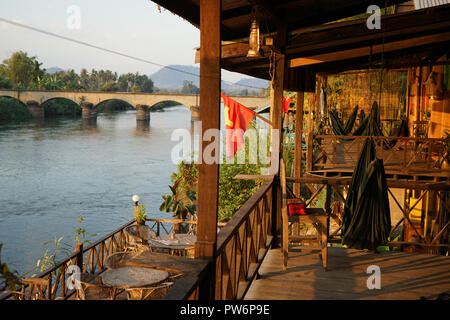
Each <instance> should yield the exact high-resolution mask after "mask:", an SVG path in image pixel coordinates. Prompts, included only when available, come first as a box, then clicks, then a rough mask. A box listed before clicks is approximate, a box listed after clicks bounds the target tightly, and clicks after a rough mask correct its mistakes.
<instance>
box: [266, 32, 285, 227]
mask: <svg viewBox="0 0 450 320" xmlns="http://www.w3.org/2000/svg"><path fill="white" fill-rule="evenodd" d="M286 36H287V34H286V26H285V25H281V26H280V27H279V28H278V30H277V36H276V40H277V45H278V48H280V50H281V52H284V47H285V45H286ZM274 57H275V61H274V65H275V73H274V77H273V79H272V81H271V85H270V105H271V108H270V121H271V122H272V128H271V134H270V139H271V141H270V145H271V150H270V152H271V154H273V155H271V159H272V161H274V162H276V165H277V166H278V168H279V161H280V158H281V152H282V149H283V148H282V140H283V133H282V127H283V118H282V114H283V89H284V74H285V68H286V59H285V55H284V54H279V53H275V54H274ZM274 131H278V134H274V133H273V132H274ZM274 139H278V142H277V141H275V140H274ZM276 145H278V146H279V148H278V150H273V149H274V148H273V147H274V146H276ZM274 156H275V157H274ZM274 162H272V164H271V165H272V166H274V165H275V163H274ZM277 176H278V177H279V170H277ZM276 181H278V182H276V183H275V188H274V199H273V201H272V203H273V211H272V212H273V220H272V221H273V222H272V234H273V235H277V234H278V233H279V232H280V231H281V188H280V184H279V179H276Z"/></svg>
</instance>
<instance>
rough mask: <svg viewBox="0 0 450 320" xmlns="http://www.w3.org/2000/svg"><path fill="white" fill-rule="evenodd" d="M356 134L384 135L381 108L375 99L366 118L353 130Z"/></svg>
mask: <svg viewBox="0 0 450 320" xmlns="http://www.w3.org/2000/svg"><path fill="white" fill-rule="evenodd" d="M353 135H354V136H384V134H383V131H382V130H381V121H380V110H379V109H378V104H377V102H376V101H375V102H374V103H373V105H372V109H371V110H370V114H369V115H368V116H367V117H364V120H363V121H362V122H360V123H359V126H358V127H357V128H356V130H355V131H353Z"/></svg>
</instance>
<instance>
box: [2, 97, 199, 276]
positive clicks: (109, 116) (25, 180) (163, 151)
mask: <svg viewBox="0 0 450 320" xmlns="http://www.w3.org/2000/svg"><path fill="white" fill-rule="evenodd" d="M190 117H191V115H190V111H189V110H188V109H187V108H186V107H184V106H176V107H172V108H169V109H166V111H165V112H154V113H151V121H150V126H149V127H147V128H145V127H144V128H138V127H137V126H136V115H135V111H134V110H133V111H123V112H116V113H100V114H99V115H98V118H97V124H96V125H88V124H85V123H83V121H82V120H81V118H71V117H57V118H49V119H45V120H43V121H41V122H29V123H22V124H1V125H0V242H1V243H3V250H2V257H1V258H2V262H6V263H7V264H8V266H9V267H10V269H13V270H17V271H18V272H19V273H22V272H24V271H26V270H29V269H31V268H32V267H33V266H34V265H35V263H36V261H37V259H38V258H40V257H41V256H42V255H43V253H44V249H45V247H44V246H43V243H45V242H46V241H49V240H53V239H55V238H59V237H63V240H62V241H61V242H62V243H67V244H69V245H72V246H73V243H74V242H73V240H74V237H75V233H74V231H75V229H77V228H79V227H82V228H85V229H86V231H87V233H88V234H97V236H93V237H90V239H92V240H95V239H98V238H100V237H101V236H104V235H105V234H106V233H109V232H111V231H112V230H114V229H116V228H118V227H119V226H120V225H122V224H123V223H126V222H127V221H129V220H130V219H132V217H133V203H132V200H131V197H132V195H133V194H138V195H139V196H140V197H141V203H143V204H144V205H145V206H146V207H147V216H149V217H155V218H170V217H172V215H171V214H170V213H165V212H160V211H159V206H160V204H161V202H162V198H161V195H163V194H167V193H169V188H168V184H169V183H170V176H171V174H172V172H174V171H175V170H176V165H175V164H173V163H172V161H171V160H170V159H171V157H170V155H171V149H172V147H173V146H174V145H175V144H177V142H172V141H171V140H170V136H171V133H172V131H173V130H174V129H177V128H186V129H189V128H190V126H191V122H190ZM78 216H82V217H83V219H84V221H83V222H82V223H81V224H79V223H78V221H77V218H78Z"/></svg>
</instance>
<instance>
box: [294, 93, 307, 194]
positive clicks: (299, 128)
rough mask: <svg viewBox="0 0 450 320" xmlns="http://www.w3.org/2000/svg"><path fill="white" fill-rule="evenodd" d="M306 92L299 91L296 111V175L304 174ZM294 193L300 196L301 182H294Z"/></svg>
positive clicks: (298, 176)
mask: <svg viewBox="0 0 450 320" xmlns="http://www.w3.org/2000/svg"><path fill="white" fill-rule="evenodd" d="M304 97H305V94H304V92H297V103H296V105H297V109H296V111H295V150H294V170H293V171H294V177H295V178H300V177H301V176H302V134H303V101H304ZM294 194H295V196H296V197H297V198H300V183H294Z"/></svg>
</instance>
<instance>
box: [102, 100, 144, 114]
mask: <svg viewBox="0 0 450 320" xmlns="http://www.w3.org/2000/svg"><path fill="white" fill-rule="evenodd" d="M114 102H116V105H115V106H112V104H114ZM135 108H136V106H134V105H132V104H131V103H130V102H129V101H126V100H124V99H117V98H111V99H106V100H102V101H100V102H98V103H97V104H95V105H94V109H95V110H97V112H102V111H106V110H132V109H135Z"/></svg>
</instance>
